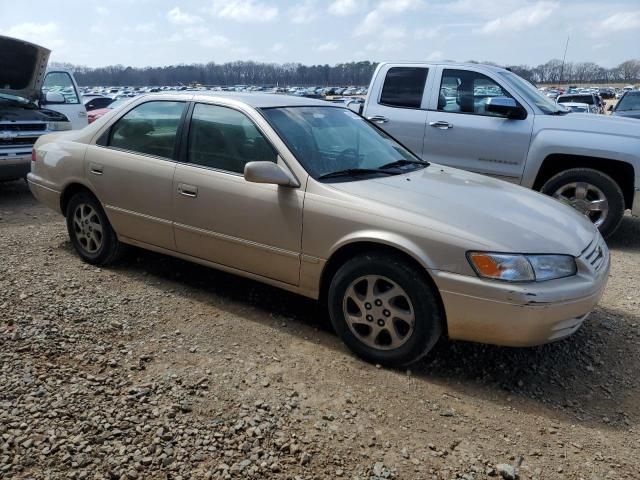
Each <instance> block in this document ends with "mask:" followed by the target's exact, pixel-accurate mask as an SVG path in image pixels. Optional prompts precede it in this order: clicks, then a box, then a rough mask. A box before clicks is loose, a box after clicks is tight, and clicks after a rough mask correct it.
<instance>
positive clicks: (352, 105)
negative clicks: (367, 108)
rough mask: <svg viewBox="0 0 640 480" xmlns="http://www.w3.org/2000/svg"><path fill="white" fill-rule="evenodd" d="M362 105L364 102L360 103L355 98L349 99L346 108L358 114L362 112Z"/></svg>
mask: <svg viewBox="0 0 640 480" xmlns="http://www.w3.org/2000/svg"><path fill="white" fill-rule="evenodd" d="M362 107H364V103H360V102H357V101H355V100H349V101H348V102H347V108H348V109H349V110H351V111H352V112H355V113H357V114H358V115H361V114H362Z"/></svg>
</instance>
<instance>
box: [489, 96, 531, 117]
mask: <svg viewBox="0 0 640 480" xmlns="http://www.w3.org/2000/svg"><path fill="white" fill-rule="evenodd" d="M486 110H487V112H492V113H497V114H499V115H503V116H505V117H507V118H510V119H513V120H524V119H525V118H527V111H526V110H525V109H524V108H522V107H521V106H519V105H518V104H517V103H516V101H515V100H514V99H513V98H510V97H491V98H488V99H487V106H486Z"/></svg>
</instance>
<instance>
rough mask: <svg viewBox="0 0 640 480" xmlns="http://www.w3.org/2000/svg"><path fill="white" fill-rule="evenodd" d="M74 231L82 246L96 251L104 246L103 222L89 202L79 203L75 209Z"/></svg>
mask: <svg viewBox="0 0 640 480" xmlns="http://www.w3.org/2000/svg"><path fill="white" fill-rule="evenodd" d="M73 231H74V233H75V236H76V240H78V244H79V245H80V247H81V248H82V249H83V250H84V251H85V252H87V253H96V252H97V251H98V250H100V247H101V246H102V238H103V237H102V224H101V223H100V217H99V216H98V213H97V212H96V210H95V209H94V208H93V207H92V206H91V205H89V204H88V203H81V204H79V205H78V206H77V207H76V209H75V210H74V211H73Z"/></svg>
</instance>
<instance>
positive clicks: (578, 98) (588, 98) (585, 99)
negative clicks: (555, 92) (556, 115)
mask: <svg viewBox="0 0 640 480" xmlns="http://www.w3.org/2000/svg"><path fill="white" fill-rule="evenodd" d="M572 102H576V103H587V104H589V105H593V104H594V100H593V95H563V96H562V97H560V98H558V103H572Z"/></svg>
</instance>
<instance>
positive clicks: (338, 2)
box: [327, 0, 367, 17]
mask: <svg viewBox="0 0 640 480" xmlns="http://www.w3.org/2000/svg"><path fill="white" fill-rule="evenodd" d="M366 5H367V1H366V0H334V1H333V2H331V4H330V5H329V8H328V9H327V11H328V12H329V13H330V14H331V15H337V16H339V17H346V16H347V15H353V14H354V13H358V12H359V11H362V10H363V9H364V8H365V7H366Z"/></svg>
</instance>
